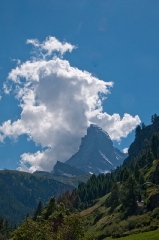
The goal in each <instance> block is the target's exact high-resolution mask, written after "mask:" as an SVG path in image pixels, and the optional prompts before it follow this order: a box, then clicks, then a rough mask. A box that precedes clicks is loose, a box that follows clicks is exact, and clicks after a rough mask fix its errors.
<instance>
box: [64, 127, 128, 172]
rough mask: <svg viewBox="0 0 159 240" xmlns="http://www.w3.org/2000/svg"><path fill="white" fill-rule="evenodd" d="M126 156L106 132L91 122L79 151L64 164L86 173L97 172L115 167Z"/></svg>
mask: <svg viewBox="0 0 159 240" xmlns="http://www.w3.org/2000/svg"><path fill="white" fill-rule="evenodd" d="M126 157H127V155H126V154H124V153H121V152H120V150H118V149H116V148H114V146H113V142H112V140H111V139H110V137H109V135H108V134H107V132H105V131H104V130H102V129H101V128H99V127H98V126H97V125H94V124H91V125H90V127H89V128H88V129H87V135H86V136H85V137H83V138H82V141H81V145H80V148H79V151H78V152H77V153H76V154H74V155H73V156H72V157H71V158H70V159H69V160H68V161H66V164H69V165H71V166H74V167H77V168H80V169H81V170H82V171H84V172H87V173H95V174H99V173H102V172H107V171H110V170H112V169H115V168H116V167H117V166H119V165H120V164H122V162H123V160H124V159H125V158H126Z"/></svg>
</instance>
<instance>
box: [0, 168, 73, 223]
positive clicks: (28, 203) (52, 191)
mask: <svg viewBox="0 0 159 240" xmlns="http://www.w3.org/2000/svg"><path fill="white" fill-rule="evenodd" d="M72 188H73V187H71V186H69V185H66V184H63V183H60V182H57V181H55V180H54V179H48V178H44V177H40V176H34V175H33V174H29V173H24V172H19V171H9V170H4V171H0V216H3V217H5V219H8V220H9V221H10V223H12V224H15V223H16V224H19V223H21V221H22V220H23V219H24V218H25V216H26V214H27V213H29V214H32V213H33V210H34V208H35V207H36V206H37V203H38V202H39V200H41V201H42V202H43V203H44V204H46V202H47V201H48V200H49V199H50V197H51V196H55V197H56V198H57V197H59V195H60V194H62V193H64V192H65V191H66V190H72Z"/></svg>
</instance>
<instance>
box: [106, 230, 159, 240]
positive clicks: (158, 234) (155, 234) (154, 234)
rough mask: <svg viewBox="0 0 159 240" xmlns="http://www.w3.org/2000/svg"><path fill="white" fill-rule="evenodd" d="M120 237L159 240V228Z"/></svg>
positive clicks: (110, 239)
mask: <svg viewBox="0 0 159 240" xmlns="http://www.w3.org/2000/svg"><path fill="white" fill-rule="evenodd" d="M113 239H114V238H113ZM118 239H120V240H158V239H159V230H155V231H151V232H144V233H138V234H134V235H130V236H127V237H121V238H118ZM103 240H112V238H110V237H108V238H104V239H103Z"/></svg>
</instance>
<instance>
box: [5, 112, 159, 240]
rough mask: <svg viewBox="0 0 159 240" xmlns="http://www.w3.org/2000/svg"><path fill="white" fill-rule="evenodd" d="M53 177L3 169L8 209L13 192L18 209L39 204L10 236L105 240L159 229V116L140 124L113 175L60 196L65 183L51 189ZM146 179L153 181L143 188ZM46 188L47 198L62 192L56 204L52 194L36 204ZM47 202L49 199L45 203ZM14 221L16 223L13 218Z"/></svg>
mask: <svg viewBox="0 0 159 240" xmlns="http://www.w3.org/2000/svg"><path fill="white" fill-rule="evenodd" d="M135 146H136V148H137V150H136V148H135ZM17 176H18V178H17ZM50 181H53V180H52V179H47V180H46V179H45V178H40V177H37V176H34V175H30V174H26V173H17V172H12V174H11V173H10V172H9V171H2V172H1V186H2V187H3V188H1V189H2V191H4V192H5V193H7V195H4V197H5V196H10V197H9V198H8V199H7V198H6V203H5V204H6V206H5V204H4V199H2V202H3V204H4V205H3V206H4V209H6V211H10V212H12V214H14V212H13V207H12V206H13V205H15V204H13V205H12V202H11V201H10V200H9V199H15V198H13V197H14V196H16V200H18V201H19V202H21V203H22V205H20V204H19V205H17V209H20V210H22V211H24V208H23V207H24V205H25V203H27V204H28V205H27V206H28V212H29V211H30V212H31V207H32V206H33V205H34V208H35V206H37V208H36V210H35V212H34V214H33V215H32V216H31V217H30V218H29V217H27V218H26V219H25V221H24V222H23V223H22V225H21V226H20V227H19V228H18V229H17V230H16V231H14V232H13V238H12V239H14V240H18V239H28V240H29V239H30V237H31V236H34V238H33V239H35V240H36V239H38V240H40V239H46V240H47V239H55V240H56V239H59V240H65V239H66V240H68V239H74V240H85V239H89V240H103V239H105V238H106V237H109V236H111V237H113V238H117V237H121V236H125V235H129V234H133V233H138V232H144V231H150V230H151V231H152V230H156V229H158V228H159V186H158V184H159V117H158V116H157V115H156V114H155V115H153V116H152V124H151V125H149V126H145V125H144V124H142V125H141V126H138V127H137V128H136V136H135V140H134V142H133V143H132V144H131V146H130V148H129V157H128V158H127V159H126V160H125V161H124V164H123V165H122V166H120V167H117V169H116V170H114V171H112V172H111V173H107V174H99V175H95V174H93V175H92V176H91V177H90V179H89V180H88V181H87V183H80V184H79V186H78V188H77V189H73V191H65V192H64V193H63V194H59V193H60V191H61V190H60V191H59V189H60V188H61V187H63V186H62V185H60V184H61V183H59V182H56V181H55V182H54V187H53V185H51V184H53V182H50ZM146 181H148V182H152V184H146V185H144V186H142V184H143V183H145V182H146ZM3 182H5V184H3ZM19 182H20V184H19ZM39 182H40V185H39V184H38V183H39ZM7 184H8V185H7ZM4 186H6V189H4ZM14 187H15V190H14V191H15V192H14V191H13V189H14ZM52 187H53V188H52ZM10 188H12V193H11V189H10ZM139 189H140V190H141V191H140V193H141V197H142V198H143V199H144V206H143V207H142V208H140V207H138V205H137V200H138V195H139ZM24 190H25V191H24ZM18 191H19V195H18ZM32 192H35V193H36V194H35V193H34V195H33V193H32ZM42 192H45V194H47V197H48V198H49V194H51V193H53V194H52V195H55V196H59V197H58V200H57V203H56V202H55V199H53V198H51V199H50V201H49V203H48V204H47V205H46V207H45V208H44V209H42V207H39V206H41V205H40V203H41V202H39V204H38V200H39V196H40V195H41V194H42ZM9 194H10V195H9ZM35 195H36V197H35ZM46 201H47V199H46V198H45V199H44V200H43V202H46ZM15 203H16V201H15ZM64 206H65V207H64ZM7 207H8V208H7ZM32 209H33V208H32ZM77 213H78V214H77ZM19 214H20V213H19ZM8 216H9V215H8ZM10 219H11V221H13V219H14V217H13V218H12V217H11V218H10ZM74 223H75V224H74ZM42 229H43V230H42ZM79 229H80V231H78V230H79ZM44 232H45V233H46V234H44ZM84 233H85V234H84ZM6 239H7V238H6Z"/></svg>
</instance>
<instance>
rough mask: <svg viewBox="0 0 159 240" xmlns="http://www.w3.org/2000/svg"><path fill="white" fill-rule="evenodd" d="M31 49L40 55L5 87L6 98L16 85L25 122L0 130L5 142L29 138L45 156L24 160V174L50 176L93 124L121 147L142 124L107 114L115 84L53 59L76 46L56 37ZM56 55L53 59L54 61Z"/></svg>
mask: <svg viewBox="0 0 159 240" xmlns="http://www.w3.org/2000/svg"><path fill="white" fill-rule="evenodd" d="M27 43H31V44H33V45H34V47H35V48H37V51H38V52H39V55H38V57H34V58H32V59H31V60H28V61H26V62H24V63H20V64H18V65H17V67H16V68H15V69H12V70H11V72H10V73H9V76H8V80H7V82H6V83H5V84H4V90H5V92H6V93H10V92H11V91H13V90H12V88H11V85H14V91H13V93H14V94H15V97H16V98H17V99H19V102H20V106H21V116H20V118H19V119H18V120H17V121H14V122H11V120H7V121H6V122H4V123H3V124H2V125H1V126H0V141H3V140H4V139H5V138H6V137H10V138H18V136H20V135H22V134H27V135H28V137H29V138H30V139H31V140H32V141H34V142H35V143H36V144H40V145H41V146H42V147H44V148H45V150H43V151H38V152H36V153H34V154H31V153H24V154H22V156H21V160H20V168H19V169H20V170H24V171H30V172H33V171H35V170H46V171H51V170H52V168H53V166H54V164H55V163H56V161H57V160H59V161H62V162H64V161H66V160H68V159H69V158H70V157H71V156H72V155H73V154H74V153H75V152H76V151H77V150H78V148H79V145H80V141H81V137H83V136H84V135H85V134H86V130H87V127H88V126H89V125H90V123H96V124H97V125H98V126H100V127H102V128H103V129H104V130H105V131H107V132H108V134H109V135H110V137H111V138H112V139H113V140H117V141H120V139H121V138H122V137H126V136H127V135H128V134H129V133H130V132H131V131H132V130H133V129H134V128H135V127H136V126H137V125H138V124H139V123H140V118H139V117H138V116H135V117H133V116H131V115H129V114H127V113H126V114H124V116H123V118H121V117H120V115H119V114H117V113H115V114H113V115H109V114H108V113H106V112H103V108H102V103H103V99H105V98H106V95H107V94H109V93H110V88H111V87H112V86H113V82H105V81H103V80H100V79H98V78H97V77H94V76H92V75H91V73H89V72H87V71H81V70H79V69H78V68H75V67H71V66H70V64H69V62H68V61H66V60H64V59H63V58H62V57H58V56H57V55H55V53H53V52H60V54H61V55H63V54H64V53H65V52H66V51H70V52H71V51H72V50H73V49H74V48H75V46H73V45H71V44H70V43H66V42H65V43H61V42H59V41H58V40H57V39H56V38H55V37H49V38H47V39H46V40H45V41H44V42H42V43H39V41H38V40H34V39H33V40H28V41H27ZM51 54H54V55H53V56H52V57H51ZM39 56H41V58H40V57H39ZM48 56H49V58H48ZM28 164H29V165H30V167H28Z"/></svg>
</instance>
